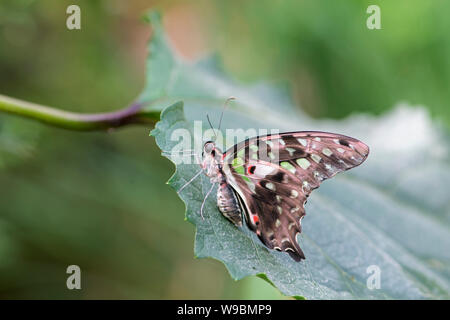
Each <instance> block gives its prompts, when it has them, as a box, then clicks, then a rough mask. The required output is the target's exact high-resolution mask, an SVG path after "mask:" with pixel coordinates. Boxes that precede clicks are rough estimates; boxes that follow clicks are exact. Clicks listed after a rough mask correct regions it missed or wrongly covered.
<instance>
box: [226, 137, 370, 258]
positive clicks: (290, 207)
mask: <svg viewBox="0 0 450 320" xmlns="http://www.w3.org/2000/svg"><path fill="white" fill-rule="evenodd" d="M368 154H369V148H368V147H367V146H366V145H365V144H364V143H362V142H361V141H359V140H356V139H354V138H350V137H347V136H343V135H338V134H332V133H326V132H313V131H309V132H289V133H283V134H277V135H267V136H260V137H256V138H252V139H247V140H245V141H243V142H242V143H239V144H237V145H235V146H234V147H232V148H231V149H229V150H228V151H227V152H225V153H224V161H223V166H224V172H225V174H226V177H227V181H228V182H229V183H230V185H231V186H232V187H233V188H234V190H235V191H236V192H237V193H238V195H239V196H240V198H241V200H242V202H243V205H244V206H245V208H244V209H245V211H246V219H247V224H248V226H249V227H250V229H251V230H253V231H254V232H256V234H257V235H258V237H259V238H260V239H261V241H262V242H263V243H264V244H265V245H266V246H267V247H269V248H271V249H276V250H280V251H286V252H288V253H289V254H290V255H291V257H293V258H294V259H295V260H297V261H298V260H300V259H302V258H304V254H303V252H302V250H301V248H300V246H299V244H298V241H297V234H298V233H299V232H301V219H302V218H303V216H304V215H305V210H304V204H305V202H306V199H307V197H308V196H309V194H310V193H311V191H312V190H314V189H316V188H317V187H319V185H320V183H321V182H322V181H323V180H325V179H328V178H331V177H332V176H334V175H335V174H336V173H339V172H342V171H345V170H348V169H351V168H353V167H356V166H358V165H360V164H361V163H362V162H363V161H364V160H365V159H366V158H367V156H368Z"/></svg>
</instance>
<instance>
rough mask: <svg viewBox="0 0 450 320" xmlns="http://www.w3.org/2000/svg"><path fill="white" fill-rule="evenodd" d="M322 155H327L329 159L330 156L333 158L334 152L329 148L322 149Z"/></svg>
mask: <svg viewBox="0 0 450 320" xmlns="http://www.w3.org/2000/svg"><path fill="white" fill-rule="evenodd" d="M322 153H323V154H324V155H326V156H327V157H329V156H331V155H332V154H333V152H332V151H331V150H330V149H328V148H323V149H322Z"/></svg>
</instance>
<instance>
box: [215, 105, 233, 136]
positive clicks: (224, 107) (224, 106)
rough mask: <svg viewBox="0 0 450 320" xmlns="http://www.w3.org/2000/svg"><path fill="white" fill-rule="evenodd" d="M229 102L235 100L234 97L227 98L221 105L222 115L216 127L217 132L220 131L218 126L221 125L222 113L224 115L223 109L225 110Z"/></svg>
mask: <svg viewBox="0 0 450 320" xmlns="http://www.w3.org/2000/svg"><path fill="white" fill-rule="evenodd" d="M231 100H236V98H235V97H229V98H228V99H227V100H226V101H225V103H224V104H223V108H222V113H221V114H220V119H219V126H218V127H217V128H218V129H217V130H220V126H221V125H222V118H223V113H224V111H225V109H226V108H227V106H228V103H229V102H230V101H231Z"/></svg>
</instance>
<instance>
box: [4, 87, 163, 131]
mask: <svg viewBox="0 0 450 320" xmlns="http://www.w3.org/2000/svg"><path fill="white" fill-rule="evenodd" d="M0 111H4V112H8V113H11V114H15V115H19V116H22V117H26V118H30V119H33V120H37V121H41V122H44V123H46V124H49V125H52V126H56V127H60V128H64V129H69V130H77V131H93V130H105V129H109V128H117V127H121V126H125V125H129V124H149V123H150V124H154V123H155V122H156V121H157V120H158V119H159V111H149V110H145V109H144V108H143V105H142V104H141V103H134V104H131V105H130V106H129V107H126V108H124V109H120V110H117V111H112V112H105V113H89V114H82V113H75V112H69V111H63V110H59V109H55V108H51V107H48V106H43V105H39V104H35V103H31V102H27V101H23V100H19V99H15V98H11V97H7V96H4V95H0Z"/></svg>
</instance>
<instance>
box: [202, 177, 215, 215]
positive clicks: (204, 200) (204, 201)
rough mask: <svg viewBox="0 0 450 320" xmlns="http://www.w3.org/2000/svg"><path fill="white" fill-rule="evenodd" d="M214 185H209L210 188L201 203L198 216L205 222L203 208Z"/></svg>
mask: <svg viewBox="0 0 450 320" xmlns="http://www.w3.org/2000/svg"><path fill="white" fill-rule="evenodd" d="M215 185H216V184H215V183H213V184H212V185H211V188H210V189H209V191H208V193H206V196H205V198H204V199H203V202H202V206H201V207H200V216H201V217H202V219H203V220H205V218H204V217H203V208H204V207H205V203H206V199H208V197H209V195H210V194H211V192H212V191H213V189H214V186H215Z"/></svg>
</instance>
